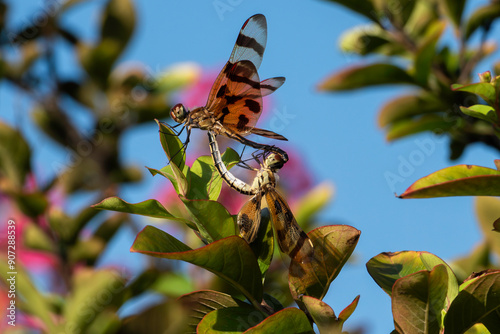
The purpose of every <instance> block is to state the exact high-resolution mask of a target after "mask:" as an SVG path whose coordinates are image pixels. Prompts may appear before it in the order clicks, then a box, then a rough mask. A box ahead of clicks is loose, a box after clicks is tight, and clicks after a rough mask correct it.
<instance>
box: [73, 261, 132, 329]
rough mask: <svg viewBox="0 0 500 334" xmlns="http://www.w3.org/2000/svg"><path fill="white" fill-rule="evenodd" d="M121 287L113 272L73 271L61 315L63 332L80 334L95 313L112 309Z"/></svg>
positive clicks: (85, 269)
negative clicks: (108, 308)
mask: <svg viewBox="0 0 500 334" xmlns="http://www.w3.org/2000/svg"><path fill="white" fill-rule="evenodd" d="M124 286H125V279H124V278H123V277H121V276H120V275H119V274H118V272H116V271H114V270H110V269H100V270H94V269H90V268H82V269H80V270H79V271H77V272H76V273H75V275H74V276H73V282H72V292H71V294H70V295H69V296H68V297H67V302H66V304H65V307H64V311H63V316H64V320H65V329H66V331H67V332H70V333H71V332H75V331H82V332H84V331H85V329H86V328H87V327H88V326H89V325H90V324H91V322H92V321H93V320H94V318H95V317H96V316H97V314H98V313H99V312H102V311H103V310H104V309H105V308H107V307H112V301H113V299H115V298H117V296H118V295H119V294H120V293H121V292H122V290H123V289H124ZM103 300H105V301H107V302H103ZM97 310H98V311H97Z"/></svg>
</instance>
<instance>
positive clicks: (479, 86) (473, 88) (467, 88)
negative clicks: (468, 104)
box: [451, 82, 496, 105]
mask: <svg viewBox="0 0 500 334" xmlns="http://www.w3.org/2000/svg"><path fill="white" fill-rule="evenodd" d="M451 89H453V90H454V91H458V92H469V93H474V94H477V95H479V96H481V98H483V100H485V101H486V102H487V103H488V104H489V105H494V104H495V99H496V93H495V87H494V86H493V85H492V84H491V83H487V82H478V83H473V84H469V85H460V84H454V85H451Z"/></svg>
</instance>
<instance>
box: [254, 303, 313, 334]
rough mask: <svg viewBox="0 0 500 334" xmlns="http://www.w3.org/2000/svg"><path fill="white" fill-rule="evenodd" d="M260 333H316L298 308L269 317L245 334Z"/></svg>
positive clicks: (287, 309)
mask: <svg viewBox="0 0 500 334" xmlns="http://www.w3.org/2000/svg"><path fill="white" fill-rule="evenodd" d="M260 333H290V334H294V333H300V334H309V333H310V334H313V333H314V331H313V328H312V327H311V324H310V323H309V319H307V316H306V314H305V313H304V312H302V311H301V310H299V309H297V308H286V309H283V310H281V311H278V312H276V313H274V314H273V315H271V316H269V317H267V318H266V319H265V320H264V321H262V322H261V323H260V324H258V325H257V326H255V327H252V328H250V329H249V330H247V331H246V332H245V334H260Z"/></svg>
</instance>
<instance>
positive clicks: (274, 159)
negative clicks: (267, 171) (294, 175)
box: [265, 153, 285, 171]
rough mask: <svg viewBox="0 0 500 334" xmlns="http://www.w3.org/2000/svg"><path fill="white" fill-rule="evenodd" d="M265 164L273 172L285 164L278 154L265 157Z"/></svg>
mask: <svg viewBox="0 0 500 334" xmlns="http://www.w3.org/2000/svg"><path fill="white" fill-rule="evenodd" d="M265 164H266V165H267V166H268V167H269V168H271V169H272V170H273V171H276V170H278V169H280V168H281V167H283V165H284V164H285V162H284V160H283V158H282V157H281V156H280V155H279V154H276V153H272V154H270V155H269V156H268V157H267V159H266V162H265Z"/></svg>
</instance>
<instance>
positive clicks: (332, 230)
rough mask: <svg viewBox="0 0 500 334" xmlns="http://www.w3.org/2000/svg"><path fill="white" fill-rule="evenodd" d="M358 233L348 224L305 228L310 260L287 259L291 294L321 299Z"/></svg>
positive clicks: (346, 256) (296, 296) (352, 248)
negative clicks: (310, 255)
mask: <svg viewBox="0 0 500 334" xmlns="http://www.w3.org/2000/svg"><path fill="white" fill-rule="evenodd" d="M360 234H361V232H360V231H359V230H357V229H355V228H354V227H352V226H348V225H330V226H323V227H319V228H317V229H315V230H312V231H311V232H309V233H308V235H309V238H311V241H312V243H313V245H314V257H313V259H312V260H311V261H310V262H305V263H298V262H295V261H292V262H291V264H290V273H289V277H288V284H289V286H290V292H291V293H292V297H293V298H294V299H298V298H299V297H300V296H301V295H306V296H311V297H315V298H318V299H323V297H324V296H325V295H326V293H327V291H328V288H329V287H330V284H331V283H332V281H333V280H334V279H335V277H337V275H338V274H339V273H340V270H341V269H342V267H343V266H344V264H345V263H346V262H347V260H348V259H349V257H350V256H351V254H352V252H353V251H354V248H355V247H356V244H357V243H358V239H359V236H360Z"/></svg>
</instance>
